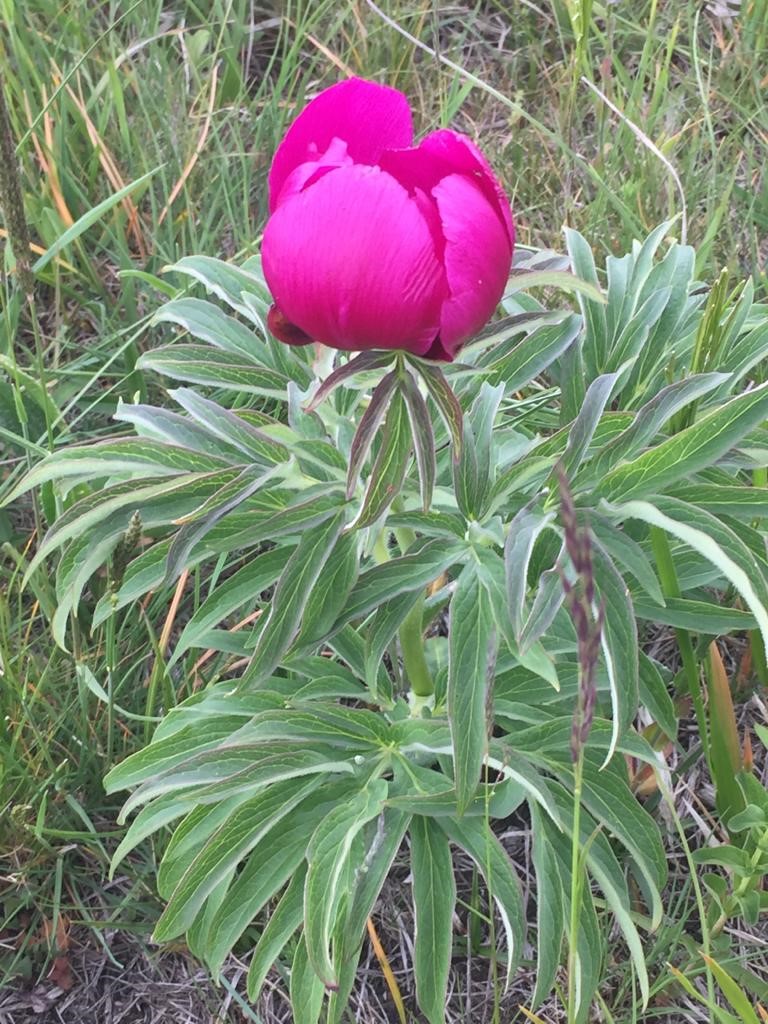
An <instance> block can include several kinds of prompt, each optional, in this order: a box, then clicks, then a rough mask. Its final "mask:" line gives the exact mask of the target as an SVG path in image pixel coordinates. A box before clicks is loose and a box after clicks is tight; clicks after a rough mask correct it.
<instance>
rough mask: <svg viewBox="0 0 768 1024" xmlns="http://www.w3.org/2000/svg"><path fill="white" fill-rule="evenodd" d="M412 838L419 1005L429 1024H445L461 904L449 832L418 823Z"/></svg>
mask: <svg viewBox="0 0 768 1024" xmlns="http://www.w3.org/2000/svg"><path fill="white" fill-rule="evenodd" d="M410 835H411V875H412V884H413V907H414V912H415V916H416V934H415V942H414V949H413V970H414V975H415V977H416V1000H417V1002H418V1004H419V1007H420V1009H421V1010H422V1012H423V1014H424V1016H425V1017H426V1018H427V1020H428V1021H429V1024H443V1022H444V1021H445V1004H446V1000H447V991H448V972H449V970H450V967H451V953H452V950H453V911H454V907H455V905H456V882H455V879H454V875H453V863H452V860H451V851H450V849H449V847H448V839H447V838H446V835H445V833H444V832H443V830H442V829H441V828H440V826H439V825H438V824H437V823H436V822H435V821H433V820H432V819H431V818H423V817H420V816H417V817H415V818H413V820H412V821H411V829H410Z"/></svg>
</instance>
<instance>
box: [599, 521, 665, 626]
mask: <svg viewBox="0 0 768 1024" xmlns="http://www.w3.org/2000/svg"><path fill="white" fill-rule="evenodd" d="M588 525H589V528H590V529H591V530H592V532H593V534H594V535H595V537H596V538H597V539H598V541H599V542H600V544H601V546H602V547H603V549H604V550H605V551H606V552H607V554H608V555H609V556H610V558H612V559H613V561H614V562H615V563H618V564H619V565H621V566H623V567H624V568H625V569H627V570H628V572H629V573H630V574H631V575H632V576H634V578H635V579H636V580H637V582H638V583H639V584H640V586H641V587H642V588H643V590H644V591H645V592H646V594H648V595H649V597H651V599H652V600H653V601H654V602H655V604H656V605H661V606H662V607H663V606H664V604H665V599H664V594H663V593H662V590H661V585H660V584H659V578H658V576H657V575H656V572H655V570H654V568H653V565H652V564H651V560H650V558H648V556H647V555H646V553H645V551H644V550H643V548H642V547H641V545H640V544H638V543H637V541H635V540H633V539H632V538H631V537H630V536H629V534H628V533H627V532H626V530H621V529H619V528H618V527H616V526H614V525H613V523H611V522H610V521H609V520H608V519H603V518H602V517H600V516H594V515H590V517H589V520H588Z"/></svg>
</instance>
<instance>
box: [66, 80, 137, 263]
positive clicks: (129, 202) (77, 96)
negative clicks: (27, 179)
mask: <svg viewBox="0 0 768 1024" xmlns="http://www.w3.org/2000/svg"><path fill="white" fill-rule="evenodd" d="M54 69H55V71H56V75H57V77H58V78H59V79H61V78H62V73H61V71H60V69H59V68H58V67H57V66H56V65H55V64H54ZM77 89H78V91H77V92H75V90H74V89H73V88H72V86H71V85H67V86H66V91H67V95H68V96H69V98H70V99H71V100H72V102H73V103H74V105H75V108H76V109H77V112H78V113H79V114H80V116H81V117H82V119H83V124H84V125H85V129H86V131H87V133H88V138H89V139H90V141H91V145H92V146H93V148H94V149H95V150H96V152H97V154H98V157H99V163H100V164H101V166H102V169H103V171H104V173H105V174H106V176H107V179H108V180H109V183H110V185H111V186H112V188H114V190H115V191H116V192H119V191H120V189H123V188H125V184H126V183H125V179H124V178H123V176H122V174H121V173H120V169H119V168H118V166H117V162H116V160H115V158H114V157H113V156H112V154H111V153H110V151H109V149H108V148H107V145H106V143H105V142H104V140H103V139H102V137H101V136H100V135H99V133H98V131H97V129H96V125H95V124H94V123H93V121H92V119H91V116H90V114H89V113H88V108H87V106H86V103H85V99H84V98H83V93H82V84H81V82H80V76H79V75H78V77H77ZM121 205H122V206H123V208H124V210H125V212H126V214H127V215H128V231H129V232H130V234H131V235H132V236H133V239H134V242H135V244H136V249H137V251H138V253H139V255H140V256H141V258H142V259H146V256H147V245H146V242H145V240H144V235H143V232H142V230H141V224H140V221H139V211H138V210H137V209H136V204H135V203H134V201H133V199H131V197H130V196H125V197H124V198H123V199H122V201H121Z"/></svg>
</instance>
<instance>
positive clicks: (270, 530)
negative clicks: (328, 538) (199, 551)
mask: <svg viewBox="0 0 768 1024" xmlns="http://www.w3.org/2000/svg"><path fill="white" fill-rule="evenodd" d="M292 498H293V495H292V494H291V492H290V491H287V490H285V491H279V490H278V489H277V488H270V489H269V490H268V491H264V492H262V493H261V494H259V495H254V497H253V498H251V499H249V500H248V502H246V503H245V504H244V506H243V507H242V508H241V509H236V510H235V511H234V512H231V513H230V515H229V516H228V518H227V521H226V522H225V523H220V524H218V523H217V524H216V525H215V526H214V527H213V529H212V530H211V531H210V533H209V534H208V537H207V538H206V547H207V548H209V549H210V550H211V551H215V552H229V551H238V550H240V549H242V548H250V547H254V546H255V545H261V544H262V543H264V542H265V541H273V540H278V539H279V538H282V537H290V536H291V535H292V534H302V533H305V532H306V531H308V530H311V529H312V527H314V526H318V525H319V524H321V523H324V522H326V520H328V519H331V518H332V517H333V516H334V515H337V514H338V513H340V512H341V511H342V509H343V506H344V498H343V495H342V494H340V492H339V491H338V489H337V488H336V487H334V486H332V485H322V484H321V485H318V486H317V487H315V488H314V489H311V490H303V491H301V492H300V493H299V499H300V500H298V501H297V500H295V499H294V500H291V499H292Z"/></svg>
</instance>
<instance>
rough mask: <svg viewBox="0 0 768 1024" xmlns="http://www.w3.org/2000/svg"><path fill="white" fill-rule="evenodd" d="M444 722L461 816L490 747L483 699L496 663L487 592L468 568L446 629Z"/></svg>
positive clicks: (459, 587) (458, 590)
mask: <svg viewBox="0 0 768 1024" xmlns="http://www.w3.org/2000/svg"><path fill="white" fill-rule="evenodd" d="M448 651H449V653H448V693H447V696H448V719H449V721H450V723H451V738H452V740H453V748H454V771H455V776H456V794H457V800H458V806H459V813H460V814H461V813H462V812H463V811H464V810H465V809H466V808H467V807H468V806H469V803H470V801H471V800H472V797H473V796H474V794H475V790H476V789H477V786H478V783H479V782H480V772H481V768H482V764H483V759H484V757H485V755H486V752H487V749H488V723H487V720H486V700H487V695H488V686H489V672H490V671H492V668H493V662H494V660H495V630H494V625H493V613H492V609H491V607H490V602H489V599H488V592H487V590H486V589H485V587H484V586H483V585H482V583H481V581H480V578H479V575H478V572H477V569H476V568H475V567H474V565H472V564H469V565H467V566H466V567H465V568H464V569H463V570H462V572H461V575H460V576H459V578H458V581H457V584H456V592H455V593H454V595H453V597H452V598H451V606H450V618H449V627H448Z"/></svg>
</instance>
